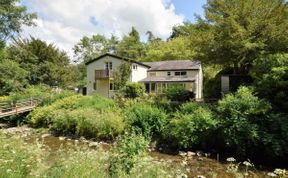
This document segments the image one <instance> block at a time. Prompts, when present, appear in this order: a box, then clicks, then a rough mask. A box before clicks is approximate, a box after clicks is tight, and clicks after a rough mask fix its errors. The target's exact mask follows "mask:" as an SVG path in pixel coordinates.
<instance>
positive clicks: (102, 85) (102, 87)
mask: <svg viewBox="0 0 288 178" xmlns="http://www.w3.org/2000/svg"><path fill="white" fill-rule="evenodd" d="M106 62H112V70H113V71H116V69H117V68H118V67H119V66H120V65H121V64H122V62H123V61H122V60H120V59H117V58H114V57H111V56H105V57H103V58H101V59H99V60H97V61H94V62H92V63H90V64H88V65H87V94H88V95H91V94H94V93H97V94H100V95H102V96H106V97H108V90H109V82H108V79H106V80H105V79H102V80H97V81H96V85H97V90H94V88H93V83H94V82H95V70H105V63H106Z"/></svg>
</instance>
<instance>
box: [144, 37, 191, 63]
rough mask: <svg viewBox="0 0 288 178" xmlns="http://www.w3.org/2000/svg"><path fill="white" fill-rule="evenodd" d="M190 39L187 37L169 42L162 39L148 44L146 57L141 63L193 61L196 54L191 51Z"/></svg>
mask: <svg viewBox="0 0 288 178" xmlns="http://www.w3.org/2000/svg"><path fill="white" fill-rule="evenodd" d="M190 44H191V42H190V39H189V38H187V37H178V38H175V39H172V40H169V41H162V40H160V39H158V40H154V41H152V42H150V43H147V44H146V51H145V55H144V56H142V57H141V58H140V60H141V61H163V60H179V59H191V58H193V57H194V55H195V53H194V51H193V49H191V45H190Z"/></svg>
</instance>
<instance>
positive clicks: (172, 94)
mask: <svg viewBox="0 0 288 178" xmlns="http://www.w3.org/2000/svg"><path fill="white" fill-rule="evenodd" d="M164 95H165V96H166V97H167V98H168V99H170V100H171V101H179V102H184V101H188V100H190V99H193V98H194V97H195V94H194V93H193V92H190V91H188V90H186V89H185V88H184V87H183V86H170V87H168V88H167V89H166V90H165V91H164Z"/></svg>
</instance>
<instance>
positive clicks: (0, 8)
mask: <svg viewBox="0 0 288 178" xmlns="http://www.w3.org/2000/svg"><path fill="white" fill-rule="evenodd" d="M18 4H19V0H1V1H0V42H1V41H2V42H5V41H6V40H7V39H8V38H9V37H11V36H13V35H14V34H15V33H19V32H20V31H21V27H22V25H28V26H31V25H33V19H35V18H36V14H34V13H28V12H27V10H26V7H25V6H21V5H18ZM0 48H1V47H0Z"/></svg>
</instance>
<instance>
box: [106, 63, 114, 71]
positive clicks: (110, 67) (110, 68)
mask: <svg viewBox="0 0 288 178" xmlns="http://www.w3.org/2000/svg"><path fill="white" fill-rule="evenodd" d="M112 68H113V66H112V62H105V69H106V70H112Z"/></svg>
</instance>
